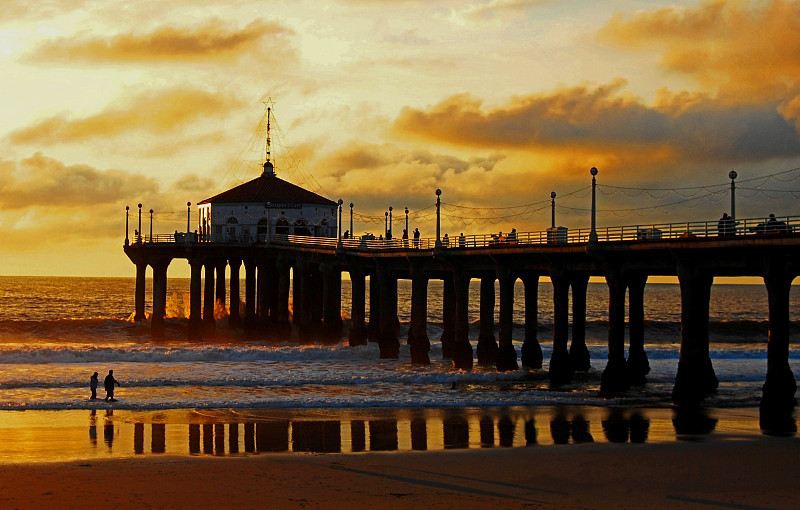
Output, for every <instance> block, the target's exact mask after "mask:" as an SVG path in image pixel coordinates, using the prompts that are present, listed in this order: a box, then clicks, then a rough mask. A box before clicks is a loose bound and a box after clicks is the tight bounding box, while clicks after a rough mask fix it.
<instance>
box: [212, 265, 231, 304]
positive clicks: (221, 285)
mask: <svg viewBox="0 0 800 510" xmlns="http://www.w3.org/2000/svg"><path fill="white" fill-rule="evenodd" d="M216 265H217V267H216V273H217V288H216V290H215V291H214V298H215V299H214V301H215V305H214V306H215V308H216V309H218V310H220V311H222V312H225V313H227V307H226V306H225V305H226V298H227V296H226V295H225V268H226V267H228V261H227V260H225V259H222V260H217V264H216Z"/></svg>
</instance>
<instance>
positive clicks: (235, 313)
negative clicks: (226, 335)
mask: <svg viewBox="0 0 800 510" xmlns="http://www.w3.org/2000/svg"><path fill="white" fill-rule="evenodd" d="M229 264H230V266H231V299H230V311H229V315H228V324H229V325H230V326H231V327H232V328H238V327H239V326H240V325H241V322H242V317H241V315H240V314H239V305H240V303H241V295H240V293H239V268H241V267H242V261H241V260H240V259H231V260H230V262H229Z"/></svg>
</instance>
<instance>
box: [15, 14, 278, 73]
mask: <svg viewBox="0 0 800 510" xmlns="http://www.w3.org/2000/svg"><path fill="white" fill-rule="evenodd" d="M293 33H294V32H293V31H292V30H291V29H289V28H287V27H285V26H283V25H280V24H278V23H268V22H264V21H260V20H258V21H254V22H252V23H250V24H249V25H247V27H245V28H243V29H240V30H236V29H232V28H229V27H227V26H226V25H225V24H224V23H223V22H221V21H220V20H210V21H207V22H206V23H205V24H203V25H199V26H197V27H194V28H177V27H172V26H167V27H162V28H159V29H157V30H154V31H153V32H150V33H147V34H135V33H129V34H122V35H117V36H113V37H109V38H102V37H91V36H84V37H69V38H58V39H53V40H50V41H48V42H46V43H43V44H42V45H40V46H39V47H38V48H36V49H35V51H34V52H33V53H32V54H31V55H30V56H29V57H28V59H29V60H31V61H90V62H97V63H107V62H143V61H171V62H175V61H178V62H179V61H198V60H219V59H230V58H232V57H236V56H241V55H244V54H247V53H259V54H263V55H266V52H265V51H264V50H266V49H267V48H269V50H270V51H269V54H271V55H272V56H273V58H276V59H278V58H280V59H281V60H283V59H285V58H286V57H287V56H289V55H290V54H293V49H292V47H291V45H290V44H289V40H288V37H289V36H291V35H292V34H293Z"/></svg>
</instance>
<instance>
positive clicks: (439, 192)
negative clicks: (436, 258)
mask: <svg viewBox="0 0 800 510" xmlns="http://www.w3.org/2000/svg"><path fill="white" fill-rule="evenodd" d="M441 196H442V190H441V189H438V188H437V189H436V244H435V245H434V247H436V248H441V247H442V238H441V233H442V217H441V211H442V199H441Z"/></svg>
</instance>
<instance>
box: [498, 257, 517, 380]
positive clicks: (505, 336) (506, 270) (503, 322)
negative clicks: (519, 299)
mask: <svg viewBox="0 0 800 510" xmlns="http://www.w3.org/2000/svg"><path fill="white" fill-rule="evenodd" d="M497 279H498V280H499V281H500V335H499V340H500V341H499V346H498V348H497V370H500V371H502V372H505V371H508V370H517V369H518V368H519V365H518V364H517V351H516V349H514V344H513V343H512V340H513V339H512V335H513V328H514V282H515V281H516V280H517V278H516V276H515V275H512V274H511V268H510V267H509V266H507V265H505V264H498V265H497Z"/></svg>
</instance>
